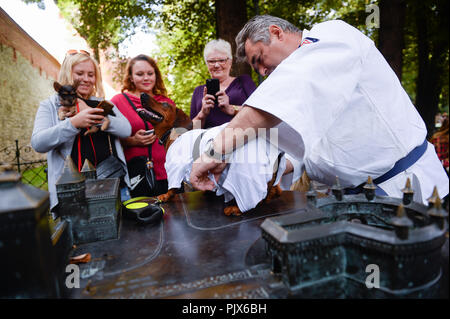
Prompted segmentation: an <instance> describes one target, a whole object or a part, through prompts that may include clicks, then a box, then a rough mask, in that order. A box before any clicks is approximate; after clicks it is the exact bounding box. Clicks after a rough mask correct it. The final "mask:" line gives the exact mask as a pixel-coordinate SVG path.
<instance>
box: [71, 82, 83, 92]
mask: <svg viewBox="0 0 450 319" xmlns="http://www.w3.org/2000/svg"><path fill="white" fill-rule="evenodd" d="M80 83H81V81H80V80H75V81H74V82H73V85H72V86H73V89H74V90H76V89H78V86H79V85H80Z"/></svg>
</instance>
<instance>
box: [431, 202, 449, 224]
mask: <svg viewBox="0 0 450 319" xmlns="http://www.w3.org/2000/svg"><path fill="white" fill-rule="evenodd" d="M427 213H428V216H430V218H431V220H432V221H433V222H434V223H436V224H437V225H438V227H439V229H444V227H445V220H446V219H447V218H448V213H447V212H446V211H445V210H444V209H443V208H442V203H441V199H440V198H439V197H437V198H436V201H435V202H434V206H433V208H431V209H429V210H428V212H427Z"/></svg>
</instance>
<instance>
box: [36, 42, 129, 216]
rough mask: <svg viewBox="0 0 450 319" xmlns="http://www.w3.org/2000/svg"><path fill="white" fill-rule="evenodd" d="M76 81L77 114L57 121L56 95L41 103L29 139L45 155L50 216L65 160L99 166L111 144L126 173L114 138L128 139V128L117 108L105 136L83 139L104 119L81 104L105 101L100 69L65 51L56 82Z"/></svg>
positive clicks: (85, 54) (88, 59)
mask: <svg viewBox="0 0 450 319" xmlns="http://www.w3.org/2000/svg"><path fill="white" fill-rule="evenodd" d="M76 81H78V82H79V85H78V87H77V90H76V92H77V95H78V97H79V98H78V99H77V113H76V114H75V115H73V116H71V117H68V118H65V119H64V120H60V119H59V118H58V108H59V107H60V101H59V97H58V95H57V94H54V95H52V96H50V97H49V98H48V99H46V100H44V101H42V102H41V104H40V106H39V109H38V111H37V114H36V118H35V122H34V129H33V134H32V136H31V146H32V147H33V149H34V150H36V151H37V152H40V153H47V163H48V190H49V192H50V208H51V210H52V212H55V211H56V210H55V208H56V207H57V204H58V199H57V196H56V186H55V183H56V181H57V180H58V178H59V176H60V175H61V172H62V169H63V166H64V160H65V158H66V157H67V156H69V155H70V156H71V158H72V159H73V161H74V163H75V165H76V167H78V169H79V170H81V167H82V165H83V163H84V161H85V159H89V160H90V162H91V163H93V164H94V165H98V164H99V163H100V162H102V161H103V160H105V159H106V158H108V157H109V156H110V155H111V150H110V148H109V144H110V143H109V142H111V146H112V152H113V155H115V156H116V157H117V158H118V159H119V160H120V161H121V162H122V164H123V168H124V169H125V172H127V169H126V162H125V156H124V154H123V150H122V146H121V144H120V141H119V139H118V138H116V137H119V138H125V137H127V136H130V133H131V126H130V123H129V122H128V120H127V119H126V118H125V117H124V116H123V115H122V113H120V111H119V109H118V108H117V107H114V108H113V112H114V114H115V116H109V115H108V119H109V121H110V124H109V127H108V128H107V129H106V130H105V131H104V132H103V131H98V132H97V133H95V134H92V135H91V136H84V132H85V131H86V129H87V128H89V127H91V126H93V125H95V124H100V123H101V122H102V120H103V118H104V117H103V115H100V114H98V112H101V111H102V110H101V109H98V108H92V107H89V106H87V104H86V103H85V102H84V101H83V100H82V99H85V100H97V101H99V100H103V99H104V93H103V86H102V78H101V73H100V68H99V66H98V63H97V61H95V59H93V58H92V57H91V56H90V54H89V53H88V52H86V51H75V50H70V51H68V53H67V54H66V57H65V59H64V61H63V63H62V65H61V70H60V73H59V78H58V82H59V83H60V84H61V85H73V84H74V82H76ZM79 159H81V161H79ZM122 184H123V185H122V186H125V184H127V185H129V178H128V174H127V175H125V176H124V178H123V181H122ZM124 189H125V188H124Z"/></svg>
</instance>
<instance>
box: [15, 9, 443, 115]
mask: <svg viewBox="0 0 450 319" xmlns="http://www.w3.org/2000/svg"><path fill="white" fill-rule="evenodd" d="M23 1H24V2H26V3H37V4H38V5H41V6H42V5H43V0H23ZM447 1H448V0H423V1H422V0H411V1H406V3H407V9H406V21H405V30H404V41H405V47H404V49H403V68H402V84H403V85H404V87H405V89H406V91H407V92H408V94H409V95H410V97H411V99H412V100H413V101H416V99H417V93H418V92H422V91H421V90H427V88H424V86H423V85H422V86H421V85H419V84H418V83H421V82H420V81H419V78H420V76H419V69H420V68H421V67H422V68H423V67H424V66H425V67H426V66H430V65H431V66H432V68H431V69H430V70H432V72H431V71H430V72H428V73H427V76H430V77H432V78H433V79H435V80H436V83H437V89H438V92H437V93H436V94H437V95H438V99H437V100H438V102H439V108H440V110H441V111H442V110H444V109H447V110H448V104H449V101H448V96H449V94H448V91H449V83H448V82H449V81H448V72H449V66H448V60H449V53H448V52H449V49H448V38H449V37H448V18H445V15H446V14H447V11H448V10H446V8H447V9H448V4H447V3H446V2H447ZM55 2H57V4H58V6H59V8H60V9H61V10H62V12H63V14H64V16H65V17H66V18H67V19H69V20H70V21H71V22H72V24H73V25H74V27H75V29H76V30H77V31H78V32H79V33H80V34H81V36H83V37H84V38H85V39H86V40H87V41H88V43H89V45H90V46H91V47H92V48H93V49H94V50H98V49H102V48H107V47H111V46H112V47H114V46H115V47H117V45H118V43H120V42H121V41H122V40H123V39H125V38H126V37H128V36H130V35H131V34H133V32H134V30H135V28H136V27H137V26H139V27H144V28H148V29H152V30H154V31H155V32H156V35H157V44H158V46H159V48H158V50H157V51H155V52H153V53H152V54H153V56H154V57H155V58H156V59H157V61H158V65H159V66H160V68H161V71H162V73H163V74H164V75H165V82H166V86H167V87H168V90H169V95H170V97H171V98H172V99H173V100H174V101H175V102H176V103H177V105H178V106H180V107H182V108H183V109H185V110H186V111H188V110H189V105H190V99H191V95H192V92H193V90H194V88H195V87H196V86H197V85H200V84H202V83H204V81H205V79H206V78H208V77H209V74H208V71H207V68H206V66H205V63H204V61H203V48H204V45H205V44H206V43H207V42H208V41H209V40H211V39H214V38H216V35H217V33H216V29H217V28H216V18H218V19H220V18H221V17H216V8H215V5H216V2H215V1H214V0H183V1H179V0H147V1H145V0H110V1H102V0H92V1H84V0H55ZM369 4H379V3H378V1H377V0H344V1H342V0H316V1H314V0H300V1H299V0H280V1H272V0H246V5H247V16H248V18H251V17H252V16H254V15H256V14H271V15H275V16H279V17H281V18H284V19H286V20H288V21H290V22H292V23H293V24H295V25H297V26H298V27H300V28H301V29H305V28H306V29H309V28H311V27H312V26H313V25H314V24H316V23H319V22H323V21H326V20H332V19H342V20H344V21H346V22H347V23H349V24H351V25H353V26H355V27H357V28H358V29H360V30H361V31H362V32H363V33H365V34H366V35H367V36H369V37H370V38H372V39H373V40H374V41H375V43H376V44H377V43H378V32H379V30H378V29H377V28H371V27H369V26H367V25H366V18H367V16H368V12H366V6H367V5H369ZM420 15H422V16H423V19H422V20H421V21H422V22H421V23H422V25H420V26H418V21H417V17H418V16H419V17H420ZM443 26H444V27H443ZM445 26H446V28H445ZM423 29H427V33H426V34H425V37H424V39H425V40H424V41H425V42H426V47H427V48H428V49H427V50H428V52H429V53H428V55H427V56H426V57H420V54H419V49H420V48H419V44H420V45H423V44H424V43H422V42H420V43H418V37H419V32H420V31H421V30H423ZM423 35H424V34H422V36H423ZM419 57H420V58H419ZM254 78H255V80H256V76H255V74H254ZM435 89H436V88H435ZM428 90H431V88H428ZM420 94H423V93H420ZM436 94H434V95H436ZM426 107H428V106H426ZM419 109H420V108H419ZM422 112H424V111H423V110H422ZM433 112H434V111H433ZM421 114H422V113H421Z"/></svg>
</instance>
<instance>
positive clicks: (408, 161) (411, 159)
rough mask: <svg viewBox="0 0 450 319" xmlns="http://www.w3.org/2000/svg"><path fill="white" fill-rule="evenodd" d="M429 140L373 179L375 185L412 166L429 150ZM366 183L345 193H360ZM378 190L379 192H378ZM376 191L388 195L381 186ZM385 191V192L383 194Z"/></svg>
mask: <svg viewBox="0 0 450 319" xmlns="http://www.w3.org/2000/svg"><path fill="white" fill-rule="evenodd" d="M427 146H428V142H427V140H426V139H425V140H424V141H423V143H422V144H421V145H419V146H416V147H415V148H414V149H413V150H412V151H411V152H409V154H408V155H406V156H405V157H403V158H402V159H399V160H398V161H397V162H396V163H395V165H394V167H392V168H391V169H390V170H389V171H388V172H387V173H385V174H383V175H381V176H380V177H378V178H376V179H374V180H373V183H374V184H375V185H378V184H381V183H383V182H385V181H387V180H388V179H390V178H392V177H394V176H395V175H397V174H399V173H401V172H403V171H404V170H406V169H408V168H409V167H411V166H412V165H413V164H414V163H415V162H417V160H418V159H419V158H421V157H422V155H423V154H424V153H425V151H426V150H427ZM365 184H366V183H362V184H361V185H359V186H357V187H354V188H346V189H345V194H359V193H361V192H362V191H363V186H364V185H365ZM377 191H378V192H377ZM375 193H376V194H377V195H387V194H386V193H385V192H384V191H383V190H382V189H381V188H379V187H377V189H376V191H375ZM383 193H384V194H383Z"/></svg>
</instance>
